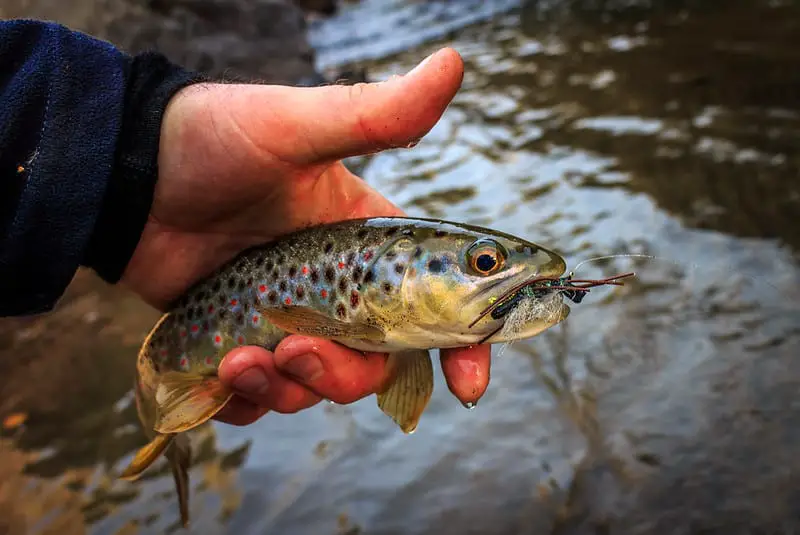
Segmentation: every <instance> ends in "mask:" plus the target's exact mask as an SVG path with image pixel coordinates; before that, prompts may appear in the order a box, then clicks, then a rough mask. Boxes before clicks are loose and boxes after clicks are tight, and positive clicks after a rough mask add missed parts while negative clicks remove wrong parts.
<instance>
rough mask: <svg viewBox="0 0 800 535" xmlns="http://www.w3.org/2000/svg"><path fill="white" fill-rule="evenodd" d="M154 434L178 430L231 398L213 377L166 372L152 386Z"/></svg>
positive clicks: (210, 414)
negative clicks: (154, 406)
mask: <svg viewBox="0 0 800 535" xmlns="http://www.w3.org/2000/svg"><path fill="white" fill-rule="evenodd" d="M155 397H156V420H155V424H154V426H153V429H154V430H155V431H156V432H158V433H181V432H183V431H188V430H190V429H194V428H195V427H197V426H198V425H200V424H202V423H204V422H206V421H207V420H209V419H210V418H212V417H213V416H214V415H215V414H217V412H219V410H220V409H222V407H224V406H225V404H226V403H228V401H229V400H230V399H231V397H233V392H232V391H231V390H229V389H228V388H226V387H225V386H223V384H222V382H221V381H220V380H219V378H218V377H216V376H208V375H200V374H193V373H181V372H167V373H165V374H164V375H162V376H161V378H160V381H159V383H158V388H157V389H156V396H155Z"/></svg>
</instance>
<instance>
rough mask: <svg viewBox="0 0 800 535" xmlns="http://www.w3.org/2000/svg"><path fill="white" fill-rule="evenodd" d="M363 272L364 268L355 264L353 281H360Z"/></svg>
mask: <svg viewBox="0 0 800 535" xmlns="http://www.w3.org/2000/svg"><path fill="white" fill-rule="evenodd" d="M363 274H364V268H362V267H361V266H356V267H355V269H353V282H356V283H357V282H358V281H360V280H361V276H362V275H363Z"/></svg>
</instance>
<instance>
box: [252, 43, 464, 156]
mask: <svg viewBox="0 0 800 535" xmlns="http://www.w3.org/2000/svg"><path fill="white" fill-rule="evenodd" d="M463 74H464V64H463V61H462V59H461V56H460V55H459V54H458V52H456V51H455V50H453V49H452V48H444V49H442V50H439V51H438V52H436V53H435V54H433V55H431V56H429V57H428V58H426V59H425V60H423V61H422V63H420V64H419V65H418V66H417V67H415V68H414V69H413V70H412V71H411V72H409V73H408V74H406V75H404V76H396V77H393V78H391V79H390V80H387V81H385V82H379V83H364V84H356V85H352V86H344V85H339V86H336V85H334V86H326V87H314V88H296V87H277V86H272V87H271V88H270V90H271V92H272V94H271V96H270V99H269V100H270V101H271V102H272V103H275V104H278V105H279V108H278V109H273V110H272V111H271V113H270V115H271V119H272V120H271V121H270V122H271V123H272V124H273V125H274V126H278V127H279V128H280V132H281V140H280V142H276V140H275V138H272V139H271V140H270V142H269V151H270V152H271V153H272V154H273V155H274V156H276V157H278V158H280V159H281V160H282V161H284V162H291V163H294V164H298V165H309V164H318V163H326V162H331V161H336V160H339V159H342V158H345V157H348V156H356V155H360V154H368V153H372V152H377V151H381V150H385V149H390V148H399V147H406V146H408V145H409V144H410V143H412V142H415V141H418V140H419V139H420V138H422V136H424V135H425V134H427V133H428V131H429V130H430V129H431V128H433V126H434V125H435V124H436V122H437V121H438V120H439V118H440V117H441V116H442V114H443V113H444V111H445V109H446V108H447V106H448V104H449V103H450V101H451V100H452V99H453V97H454V96H455V94H456V92H457V91H458V89H459V87H460V86H461V81H462V78H463ZM262 106H263V102H262ZM240 109H246V110H247V114H249V115H250V116H251V117H252V113H253V110H254V109H258V107H257V106H247V107H245V108H240ZM262 125H263V123H262ZM263 133H264V135H269V134H268V132H266V131H265V132H263Z"/></svg>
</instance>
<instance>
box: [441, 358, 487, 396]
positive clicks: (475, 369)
mask: <svg viewBox="0 0 800 535" xmlns="http://www.w3.org/2000/svg"><path fill="white" fill-rule="evenodd" d="M441 353H442V371H443V372H444V376H445V379H446V380H447V387H448V388H449V389H450V392H452V393H453V395H454V396H455V397H457V398H458V399H459V400H460V401H461V403H463V404H465V405H467V404H472V405H473V406H474V405H475V404H477V403H478V400H479V399H481V397H483V394H484V393H485V392H486V388H487V387H488V386H489V378H490V367H491V346H489V345H479V346H473V347H471V348H457V349H442V351H441Z"/></svg>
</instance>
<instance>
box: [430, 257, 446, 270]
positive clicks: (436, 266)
mask: <svg viewBox="0 0 800 535" xmlns="http://www.w3.org/2000/svg"><path fill="white" fill-rule="evenodd" d="M428 269H429V270H430V272H431V273H441V272H443V271H444V262H442V261H441V260H440V259H438V258H434V259H432V260H431V261H430V262H428Z"/></svg>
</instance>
